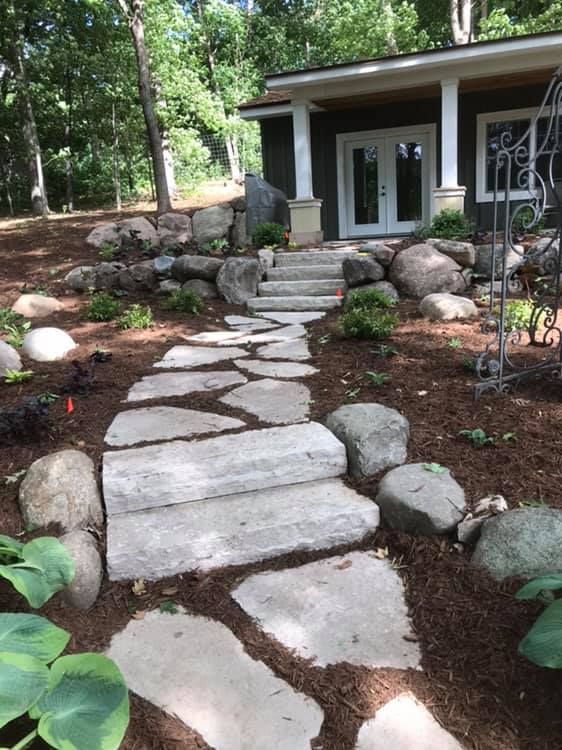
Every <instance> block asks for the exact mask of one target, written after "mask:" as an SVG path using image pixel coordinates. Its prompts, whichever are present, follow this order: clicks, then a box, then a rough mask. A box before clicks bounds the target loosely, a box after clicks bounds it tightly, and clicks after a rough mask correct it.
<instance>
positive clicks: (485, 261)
mask: <svg viewBox="0 0 562 750" xmlns="http://www.w3.org/2000/svg"><path fill="white" fill-rule="evenodd" d="M515 248H516V250H515V249H513V248H508V250H507V268H508V269H509V268H513V266H514V265H517V264H518V263H519V262H520V261H521V257H522V255H523V246H522V245H515ZM475 249H476V262H475V264H474V273H475V274H476V275H477V276H481V277H483V278H484V279H491V278H492V245H477V246H476V248H475ZM519 253H521V254H519ZM502 260H503V248H502V247H501V245H498V246H497V247H496V259H495V261H496V262H495V264H494V265H495V269H496V272H495V278H496V279H501V273H502Z"/></svg>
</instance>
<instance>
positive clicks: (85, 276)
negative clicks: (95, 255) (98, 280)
mask: <svg viewBox="0 0 562 750" xmlns="http://www.w3.org/2000/svg"><path fill="white" fill-rule="evenodd" d="M64 283H65V284H66V286H67V287H68V288H69V289H72V290H73V291H75V292H87V291H88V290H89V289H94V288H95V278H94V266H77V267H76V268H73V269H72V271H69V272H68V273H67V274H66V276H65V277H64Z"/></svg>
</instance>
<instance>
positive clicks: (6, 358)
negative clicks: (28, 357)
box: [0, 341, 22, 376]
mask: <svg viewBox="0 0 562 750" xmlns="http://www.w3.org/2000/svg"><path fill="white" fill-rule="evenodd" d="M21 368H22V363H21V357H20V355H19V354H18V353H17V351H16V350H15V349H14V347H13V346H10V344H7V343H6V342H5V341H0V375H2V376H3V375H5V374H6V371H7V370H18V371H19V370H21Z"/></svg>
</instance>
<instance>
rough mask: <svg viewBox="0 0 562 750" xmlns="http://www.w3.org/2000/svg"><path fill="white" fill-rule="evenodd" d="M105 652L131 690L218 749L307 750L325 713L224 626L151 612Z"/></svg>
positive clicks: (115, 638)
mask: <svg viewBox="0 0 562 750" xmlns="http://www.w3.org/2000/svg"><path fill="white" fill-rule="evenodd" d="M107 655H108V656H109V657H110V658H111V659H113V660H114V661H115V662H116V663H117V665H118V666H119V668H120V670H121V671H122V673H123V676H124V677H125V681H126V682H127V685H128V687H129V688H130V689H131V690H133V691H134V692H135V693H137V694H138V695H140V696H141V697H143V698H144V699H145V700H148V701H150V702H151V703H153V704H154V705H156V706H158V707H159V708H162V709H163V710H164V711H166V712H167V713H169V714H171V715H172V716H177V717H178V718H179V719H180V720H181V721H183V722H184V723H185V724H187V725H188V726H190V727H192V728H193V729H195V730H196V731H197V732H199V733H200V734H201V736H202V737H203V739H204V740H205V742H207V743H208V744H209V745H210V746H211V747H213V748H214V749H215V750H258V748H259V750H310V746H311V745H310V742H311V740H312V739H314V738H315V737H316V736H317V735H318V733H319V732H320V727H321V725H322V721H323V718H324V714H323V712H322V710H321V709H320V707H319V706H318V704H317V703H316V702H315V701H314V700H313V699H312V698H309V697H308V696H305V695H304V694H302V693H297V692H296V691H295V690H293V688H292V687H291V686H290V685H288V684H287V683H286V682H284V681H283V680H281V679H279V678H278V677H276V676H275V675H274V674H273V672H272V671H271V670H270V669H269V668H268V667H266V666H265V664H263V663H262V662H260V661H254V660H253V659H252V658H251V657H250V656H249V655H248V654H247V653H246V651H245V650H244V647H243V645H242V644H241V643H240V641H238V640H237V638H236V637H235V636H234V635H233V633H232V632H231V631H230V630H229V629H228V628H227V627H226V626H224V625H222V624H221V623H219V622H215V621H214V620H210V619H207V618H205V617H201V616H198V615H190V614H186V613H185V612H183V611H180V612H178V613H177V614H175V615H169V614H162V613H160V612H149V613H147V614H146V615H145V617H144V618H143V619H142V620H131V621H130V622H129V624H128V625H127V627H126V628H125V629H124V630H123V631H122V632H121V633H118V634H117V635H115V636H113V638H112V640H111V645H110V647H109V650H108V652H107Z"/></svg>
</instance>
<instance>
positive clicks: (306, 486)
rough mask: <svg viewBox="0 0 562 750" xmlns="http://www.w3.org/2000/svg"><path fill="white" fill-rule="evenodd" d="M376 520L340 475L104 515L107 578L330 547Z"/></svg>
mask: <svg viewBox="0 0 562 750" xmlns="http://www.w3.org/2000/svg"><path fill="white" fill-rule="evenodd" d="M305 508H306V512H304V511H303V509H305ZM378 523H379V509H378V507H377V506H376V505H375V503H373V502H372V501H371V500H370V499H369V498H367V497H364V496H363V495H360V494H359V493H358V492H356V491H355V490H352V489H350V488H349V487H347V486H346V485H345V484H344V483H343V482H342V480H341V479H322V480H318V481H314V482H303V483H301V484H290V485H284V486H281V487H271V488H269V489H264V490H256V491H254V492H244V493H242V494H237V495H228V496H223V497H215V498H212V499H211V500H203V501H199V502H194V503H182V504H180V505H170V506H167V507H163V508H155V509H153V510H142V511H137V512H136V513H123V514H120V515H117V516H109V518H108V521H107V565H108V574H109V577H110V579H111V580H123V579H124V580H128V579H131V578H137V577H138V576H139V575H142V576H144V578H146V579H147V580H155V579H158V578H164V577H166V576H173V575H176V574H177V573H183V572H185V571H186V570H195V569H199V570H212V569H213V568H220V567H223V566H225V565H242V564H245V563H251V562H257V561H259V560H264V559H267V558H271V557H276V556H278V555H283V554H285V553H287V552H294V551H295V550H313V549H331V548H332V547H335V546H336V545H338V544H351V543H353V542H357V541H359V540H361V539H362V538H363V537H364V536H365V535H366V534H369V533H372V532H373V531H375V530H376V528H377V526H378ZM154 529H158V533H157V534H155V533H154Z"/></svg>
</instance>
